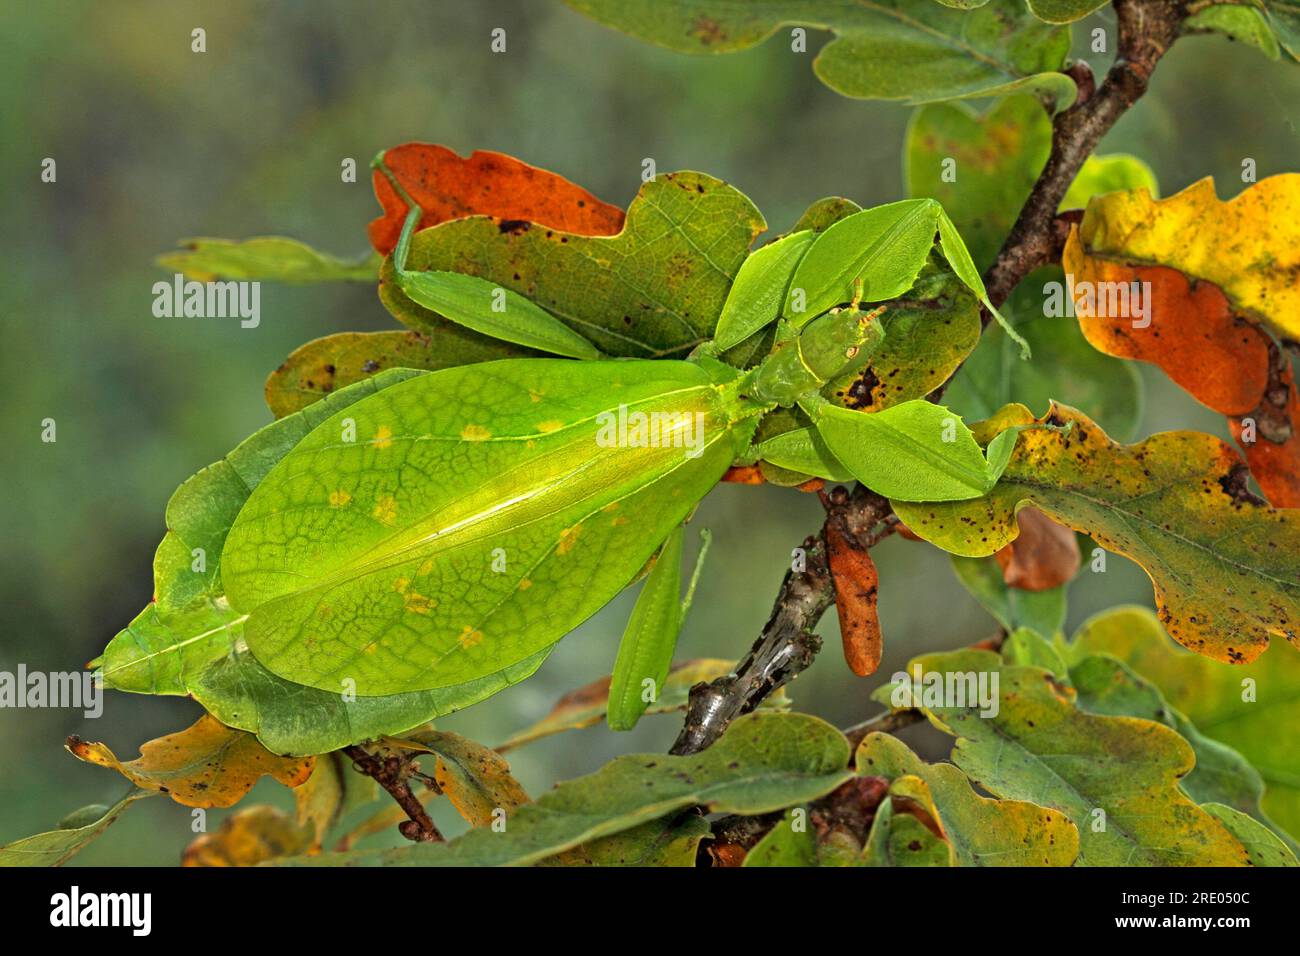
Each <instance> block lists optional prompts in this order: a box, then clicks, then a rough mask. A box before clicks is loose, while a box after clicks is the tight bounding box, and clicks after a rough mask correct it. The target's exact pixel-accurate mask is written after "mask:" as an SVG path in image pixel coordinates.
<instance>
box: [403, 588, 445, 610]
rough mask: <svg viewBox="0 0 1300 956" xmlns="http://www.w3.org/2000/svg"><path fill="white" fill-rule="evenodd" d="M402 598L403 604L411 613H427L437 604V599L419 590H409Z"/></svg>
mask: <svg viewBox="0 0 1300 956" xmlns="http://www.w3.org/2000/svg"><path fill="white" fill-rule="evenodd" d="M404 598H405V600H404V601H403V602H402V603H403V606H404V607H405V608H406V609H407V610H408V611H410V612H411V613H412V614H429V613H431V612H432V611H433V609H434V608H435V607H437V606H438V602H437V601H435V600H434V599H433V598H431V597H428V596H426V595H423V594H421V593H420V592H419V591H411V592H410V593H408V594H406V595H404Z"/></svg>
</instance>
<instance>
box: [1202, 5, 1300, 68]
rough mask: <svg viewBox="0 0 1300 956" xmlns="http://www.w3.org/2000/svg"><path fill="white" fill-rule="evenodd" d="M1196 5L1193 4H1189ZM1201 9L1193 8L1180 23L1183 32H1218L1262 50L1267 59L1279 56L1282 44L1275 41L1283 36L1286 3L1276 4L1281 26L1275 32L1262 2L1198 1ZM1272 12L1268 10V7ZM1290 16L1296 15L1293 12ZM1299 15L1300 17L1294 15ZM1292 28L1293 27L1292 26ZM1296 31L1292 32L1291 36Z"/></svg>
mask: <svg viewBox="0 0 1300 956" xmlns="http://www.w3.org/2000/svg"><path fill="white" fill-rule="evenodd" d="M1196 6H1198V5H1197V4H1192V7H1196ZM1199 6H1200V9H1199V10H1195V12H1193V13H1192V14H1191V15H1190V16H1188V17H1187V19H1185V20H1184V21H1183V23H1182V32H1183V33H1184V34H1193V33H1220V34H1222V35H1224V36H1226V37H1228V38H1230V39H1232V40H1236V41H1237V42H1238V43H1245V44H1247V45H1249V46H1253V47H1255V48H1257V49H1258V50H1260V51H1262V52H1263V54H1264V55H1265V56H1266V57H1268V58H1269V59H1270V60H1278V59H1281V57H1282V48H1281V47H1280V46H1279V44H1278V40H1279V38H1280V37H1281V36H1285V34H1284V33H1283V30H1285V28H1286V25H1287V16H1288V14H1286V13H1285V12H1284V10H1285V5H1282V4H1279V5H1278V7H1277V8H1276V9H1277V10H1278V13H1279V19H1278V21H1277V22H1278V23H1279V24H1280V25H1282V27H1283V30H1279V31H1278V34H1276V35H1275V34H1274V27H1273V24H1272V22H1270V20H1269V14H1268V13H1266V12H1265V10H1264V9H1263V6H1262V5H1260V6H1255V5H1252V4H1248V3H1241V4H1236V3H1217V4H1213V5H1209V6H1206V5H1199ZM1270 12H1271V11H1270ZM1290 16H1291V17H1293V18H1294V17H1296V15H1295V14H1294V13H1292V14H1290ZM1297 19H1300V18H1297ZM1293 29H1294V27H1293ZM1295 38H1296V34H1294V33H1293V34H1292V40H1293V43H1294V40H1295ZM1296 46H1300V44H1295V46H1293V49H1292V51H1291V52H1292V56H1294V55H1295V53H1294V49H1295V47H1296Z"/></svg>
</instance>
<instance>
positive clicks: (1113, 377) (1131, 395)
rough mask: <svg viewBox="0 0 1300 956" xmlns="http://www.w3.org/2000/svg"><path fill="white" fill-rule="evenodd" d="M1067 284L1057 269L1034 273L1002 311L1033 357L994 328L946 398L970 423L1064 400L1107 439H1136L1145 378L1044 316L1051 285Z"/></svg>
mask: <svg viewBox="0 0 1300 956" xmlns="http://www.w3.org/2000/svg"><path fill="white" fill-rule="evenodd" d="M1063 281H1064V278H1063V274H1062V272H1061V270H1060V269H1059V268H1058V267H1052V268H1049V269H1040V270H1037V271H1035V272H1034V273H1032V274H1031V275H1030V276H1029V277H1028V278H1027V279H1026V280H1025V281H1024V282H1021V283H1020V285H1018V286H1017V287H1016V291H1015V292H1014V293H1012V295H1011V299H1010V301H1009V302H1008V303H1007V304H1006V306H1004V312H1005V313H1006V315H1007V316H1008V317H1009V318H1010V320H1011V322H1012V323H1013V324H1014V326H1015V328H1016V331H1017V332H1019V333H1020V334H1021V335H1022V336H1024V338H1025V339H1026V340H1027V341H1028V342H1029V345H1030V348H1031V350H1032V352H1033V356H1032V357H1031V358H1030V359H1029V360H1028V361H1021V360H1020V358H1019V355H1018V352H1019V350H1018V348H1017V347H1016V344H1015V343H1014V342H1012V341H1011V340H1010V339H1009V338H1008V337H1007V336H1006V335H1005V333H1003V331H1002V329H1000V328H989V329H988V330H986V331H985V333H984V336H983V338H981V339H980V342H979V345H977V346H976V347H975V350H974V351H973V352H972V353H971V354H970V357H969V358H967V360H966V362H965V364H964V365H963V366H962V367H961V369H960V370H959V371H958V372H957V374H956V375H955V376H953V380H952V384H951V385H949V387H948V389H947V391H945V392H944V400H945V401H946V402H947V403H948V404H949V405H950V406H951V407H952V409H953V410H954V411H956V412H958V413H959V414H960V415H961V416H962V417H963V418H965V419H966V420H968V421H979V420H981V419H985V418H990V417H992V416H993V415H994V414H996V413H997V411H998V410H999V409H1001V408H1003V407H1004V406H1006V405H1009V404H1011V403H1013V402H1014V403H1018V404H1021V405H1025V406H1028V407H1029V408H1030V409H1035V410H1039V411H1041V410H1044V409H1046V408H1047V407H1048V405H1049V403H1050V402H1052V401H1059V402H1063V403H1065V404H1067V405H1070V406H1072V407H1074V408H1086V409H1088V410H1089V413H1090V414H1091V415H1092V416H1093V417H1094V419H1095V420H1096V421H1097V423H1098V424H1100V425H1101V426H1102V427H1103V428H1105V429H1106V433H1107V434H1109V435H1112V436H1114V437H1116V438H1118V439H1121V440H1128V439H1131V438H1132V437H1133V436H1134V435H1135V434H1136V432H1137V429H1138V424H1139V422H1140V421H1141V418H1142V407H1143V396H1144V392H1143V386H1142V377H1141V376H1140V375H1139V374H1138V372H1137V370H1136V369H1135V368H1134V367H1133V363H1132V362H1125V361H1123V360H1121V359H1117V358H1112V357H1111V356H1109V355H1105V354H1103V353H1102V352H1099V351H1097V350H1096V349H1095V348H1093V347H1092V346H1091V345H1090V344H1089V343H1088V340H1087V339H1085V338H1084V337H1083V332H1081V331H1080V330H1079V325H1078V323H1077V322H1072V321H1068V320H1066V319H1062V318H1059V317H1053V316H1047V315H1044V314H1043V296H1044V289H1045V288H1046V287H1047V284H1048V283H1050V282H1063ZM1061 287H1062V288H1064V286H1063V285H1062V286H1061Z"/></svg>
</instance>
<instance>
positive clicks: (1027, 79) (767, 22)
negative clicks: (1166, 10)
mask: <svg viewBox="0 0 1300 956" xmlns="http://www.w3.org/2000/svg"><path fill="white" fill-rule="evenodd" d="M566 2H567V3H568V4H569V6H571V7H573V9H575V10H577V11H579V12H580V13H584V14H586V15H587V16H589V17H591V18H592V19H594V20H597V21H599V22H601V23H603V24H605V25H607V26H611V27H613V28H615V29H617V30H621V31H623V32H624V33H628V34H631V35H632V36H636V37H640V38H642V39H645V40H649V41H650V42H652V43H657V44H659V45H660V46H665V47H668V48H669V49H671V50H677V51H680V52H683V53H727V52H731V51H734V50H744V49H748V48H749V47H752V46H755V45H757V44H759V43H761V42H762V41H763V40H765V39H767V38H768V37H770V36H771V35H772V34H774V33H776V32H777V30H779V29H780V28H782V27H784V26H795V25H804V26H811V27H821V28H826V29H830V30H832V31H833V32H834V33H835V38H834V39H833V40H831V41H830V42H829V43H827V44H826V45H825V46H824V47H822V49H821V51H820V52H819V53H818V54H817V58H816V59H815V60H814V61H813V70H814V71H815V72H816V74H817V76H818V78H819V79H820V80H821V81H822V82H823V83H825V84H826V85H827V86H829V87H830V88H831V89H833V90H835V91H836V92H838V93H843V94H844V95H845V96H854V97H859V98H862V99H885V100H902V101H904V102H908V103H925V102H931V101H934V100H948V99H963V98H967V97H985V96H999V95H1003V94H1007V93H1013V92H1032V93H1035V94H1037V95H1039V96H1041V97H1043V98H1044V99H1045V100H1047V101H1049V102H1051V103H1052V104H1054V106H1055V108H1057V109H1064V108H1065V107H1067V106H1069V105H1070V103H1071V102H1072V101H1073V100H1074V96H1075V87H1074V83H1073V81H1071V80H1070V78H1069V77H1067V76H1065V75H1064V74H1063V73H1059V72H1056V71H1059V70H1060V69H1061V67H1062V65H1063V64H1064V62H1065V57H1066V55H1067V54H1068V52H1069V48H1070V34H1069V31H1068V30H1067V29H1062V28H1060V27H1055V26H1049V25H1048V24H1045V23H1043V22H1042V21H1041V20H1039V19H1037V18H1035V17H1034V16H1033V15H1032V14H1031V13H1030V12H1029V10H1028V9H1026V7H1025V5H1024V4H1023V3H1021V2H1017V0H993V2H991V3H989V4H987V5H985V6H982V7H981V8H980V9H977V10H970V11H963V10H952V9H948V8H945V7H943V6H940V5H939V4H937V3H929V2H923V3H917V2H915V0H873V2H871V3H864V2H861V0H763V2H755V3H734V2H733V3H721V4H720V3H718V2H717V0H673V2H671V3H664V2H662V0H566Z"/></svg>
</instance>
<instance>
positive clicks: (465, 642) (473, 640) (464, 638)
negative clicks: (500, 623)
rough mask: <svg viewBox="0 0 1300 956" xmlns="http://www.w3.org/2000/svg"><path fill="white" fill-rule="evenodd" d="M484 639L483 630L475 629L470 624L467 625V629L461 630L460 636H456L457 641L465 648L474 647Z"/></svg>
mask: <svg viewBox="0 0 1300 956" xmlns="http://www.w3.org/2000/svg"><path fill="white" fill-rule="evenodd" d="M482 640H483V632H482V631H476V630H474V628H472V627H470V626H469V625H468V624H466V625H465V630H463V631H461V632H460V637H458V638H456V642H457V643H458V644H460V646H461V647H464V648H470V647H474V646H475V645H477V644H478V643H479V642H480V641H482Z"/></svg>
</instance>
